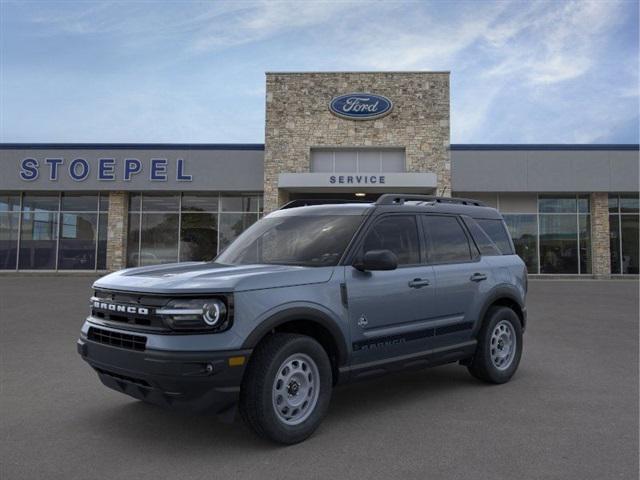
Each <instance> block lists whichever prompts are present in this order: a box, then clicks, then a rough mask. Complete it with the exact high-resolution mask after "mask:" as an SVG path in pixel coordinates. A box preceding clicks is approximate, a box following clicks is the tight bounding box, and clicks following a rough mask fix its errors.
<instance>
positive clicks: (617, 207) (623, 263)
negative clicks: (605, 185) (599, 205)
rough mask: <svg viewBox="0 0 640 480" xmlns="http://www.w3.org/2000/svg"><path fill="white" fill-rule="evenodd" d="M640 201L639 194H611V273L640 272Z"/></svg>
mask: <svg viewBox="0 0 640 480" xmlns="http://www.w3.org/2000/svg"><path fill="white" fill-rule="evenodd" d="M638 204H639V201H638V195H637V194H620V195H618V194H610V195H609V212H610V215H609V246H610V251H611V273H614V274H636V275H637V274H638V273H639V271H640V269H639V268H638V260H639V257H640V239H639V235H638V230H639V226H638V224H639V218H640V215H638V212H639V205H638Z"/></svg>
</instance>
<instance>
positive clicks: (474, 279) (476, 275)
mask: <svg viewBox="0 0 640 480" xmlns="http://www.w3.org/2000/svg"><path fill="white" fill-rule="evenodd" d="M486 279H487V276H486V275H485V274H484V273H474V274H473V275H471V278H470V279H469V280H471V281H472V282H481V281H482V280H486Z"/></svg>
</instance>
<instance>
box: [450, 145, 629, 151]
mask: <svg viewBox="0 0 640 480" xmlns="http://www.w3.org/2000/svg"><path fill="white" fill-rule="evenodd" d="M450 149H451V150H462V151H464V150H469V151H472V150H485V151H487V150H493V151H496V150H540V151H542V150H636V151H637V150H640V145H639V144H637V143H615V144H612V143H601V144H596V143H587V144H581V143H576V144H570V143H540V144H537V143H523V144H517V143H514V144H508V143H504V144H500V143H497V144H491V143H475V144H474V143H468V144H465V143H456V144H453V143H452V144H451V145H450Z"/></svg>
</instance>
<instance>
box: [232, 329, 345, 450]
mask: <svg viewBox="0 0 640 480" xmlns="http://www.w3.org/2000/svg"><path fill="white" fill-rule="evenodd" d="M332 385H333V379H332V373H331V362H330V361H329V357H328V356H327V353H326V352H325V350H324V349H323V348H322V346H321V345H320V344H319V343H318V342H316V341H315V340H314V339H313V338H311V337H308V336H306V335H298V334H294V333H276V334H274V335H271V336H269V337H267V338H266V339H265V340H263V341H262V342H261V343H260V344H259V345H258V346H257V347H256V349H255V351H254V353H253V355H252V356H251V359H250V361H249V365H248V367H247V371H246V373H245V375H244V378H243V380H242V386H241V389H240V403H239V409H240V415H241V417H242V419H243V420H244V422H245V423H246V424H247V425H248V426H249V427H250V428H251V429H252V430H254V431H255V432H256V433H257V434H258V435H259V436H261V437H263V438H266V439H269V440H272V441H274V442H277V443H282V444H286V445H290V444H294V443H298V442H301V441H303V440H305V439H306V438H308V437H309V436H310V435H311V434H312V433H313V432H314V431H315V430H316V428H318V426H319V425H320V422H322V419H323V418H324V416H325V415H326V413H327V410H328V408H329V401H330V400H331V389H332ZM296 410H297V411H296Z"/></svg>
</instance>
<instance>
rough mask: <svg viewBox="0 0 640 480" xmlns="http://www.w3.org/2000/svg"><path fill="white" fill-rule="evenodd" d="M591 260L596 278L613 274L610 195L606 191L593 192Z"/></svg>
mask: <svg viewBox="0 0 640 480" xmlns="http://www.w3.org/2000/svg"><path fill="white" fill-rule="evenodd" d="M591 261H592V272H593V275H594V276H595V277H596V278H608V277H609V276H610V275H611V252H610V248H609V196H608V194H607V193H606V192H604V193H602V192H598V193H592V194H591Z"/></svg>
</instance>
